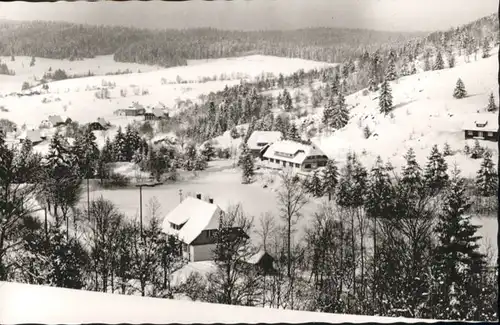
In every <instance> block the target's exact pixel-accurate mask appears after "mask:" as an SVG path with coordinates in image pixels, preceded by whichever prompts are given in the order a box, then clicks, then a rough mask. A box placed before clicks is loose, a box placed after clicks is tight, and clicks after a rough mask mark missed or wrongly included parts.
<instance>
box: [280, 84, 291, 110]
mask: <svg viewBox="0 0 500 325" xmlns="http://www.w3.org/2000/svg"><path fill="white" fill-rule="evenodd" d="M282 98H283V109H284V110H285V111H287V112H290V111H291V110H292V105H293V102H292V96H291V95H290V93H289V92H288V91H287V90H286V89H285V90H283V96H282Z"/></svg>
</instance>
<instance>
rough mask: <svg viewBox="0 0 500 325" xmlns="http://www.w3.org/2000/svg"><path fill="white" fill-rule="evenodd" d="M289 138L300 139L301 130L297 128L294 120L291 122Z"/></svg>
mask: <svg viewBox="0 0 500 325" xmlns="http://www.w3.org/2000/svg"><path fill="white" fill-rule="evenodd" d="M287 139H288V140H292V141H300V135H299V130H298V129H297V126H296V125H295V123H294V122H291V123H290V127H289V128H288V135H287Z"/></svg>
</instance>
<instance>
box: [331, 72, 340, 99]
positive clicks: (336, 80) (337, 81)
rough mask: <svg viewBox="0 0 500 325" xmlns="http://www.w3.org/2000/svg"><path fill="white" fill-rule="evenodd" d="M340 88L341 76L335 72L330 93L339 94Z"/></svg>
mask: <svg viewBox="0 0 500 325" xmlns="http://www.w3.org/2000/svg"><path fill="white" fill-rule="evenodd" d="M339 90H340V76H339V75H338V74H335V77H334V78H333V81H332V85H331V86H330V95H333V96H337V95H338V94H339Z"/></svg>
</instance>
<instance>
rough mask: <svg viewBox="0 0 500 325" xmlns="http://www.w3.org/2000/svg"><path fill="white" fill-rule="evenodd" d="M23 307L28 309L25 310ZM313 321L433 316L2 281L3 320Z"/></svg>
mask: <svg viewBox="0 0 500 325" xmlns="http://www.w3.org/2000/svg"><path fill="white" fill-rule="evenodd" d="M40 302H44V303H40ZM27 306H29V312H26V308H27ZM312 322H314V323H330V324H336V323H345V322H349V323H366V322H374V323H379V322H380V323H396V322H404V323H417V322H418V323H421V322H424V323H427V322H433V321H431V320H424V319H412V318H411V319H410V318H402V317H398V318H392V317H380V316H358V315H347V314H331V313H316V312H305V311H293V310H282V309H271V308H259V307H243V306H231V305H222V304H210V303H203V302H191V301H182V300H171V299H159V298H148V297H137V296H126V295H119V294H111V293H101V292H94V291H84V290H74V289H63V288H55V287H49V286H37V285H30V284H21V283H9V282H0V323H2V324H20V323H33V324H35V323H36V324H76V323H78V324H82V323H108V324H118V323H157V324H160V323H161V324H165V323H177V324H192V323H204V324H210V323H228V324H230V323H250V324H258V323H294V324H298V323H312Z"/></svg>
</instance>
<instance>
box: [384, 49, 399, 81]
mask: <svg viewBox="0 0 500 325" xmlns="http://www.w3.org/2000/svg"><path fill="white" fill-rule="evenodd" d="M397 77H398V75H397V73H396V54H395V53H394V51H392V50H391V51H390V53H389V62H388V64H387V69H386V71H385V79H386V80H389V81H394V80H396V79H397Z"/></svg>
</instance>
